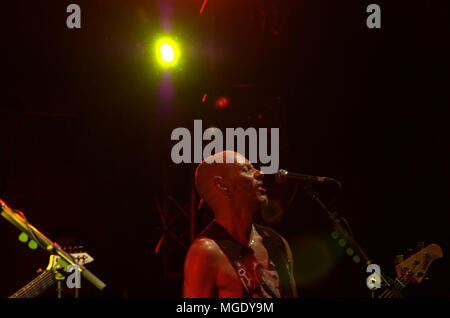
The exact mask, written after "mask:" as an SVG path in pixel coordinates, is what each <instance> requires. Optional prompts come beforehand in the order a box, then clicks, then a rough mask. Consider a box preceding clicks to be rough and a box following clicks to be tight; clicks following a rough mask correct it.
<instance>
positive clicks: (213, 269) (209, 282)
mask: <svg viewBox="0 0 450 318" xmlns="http://www.w3.org/2000/svg"><path fill="white" fill-rule="evenodd" d="M219 252H220V251H219V247H218V246H217V244H216V243H215V242H214V241H213V240H210V239H207V238H200V239H197V240H196V241H194V242H193V243H192V245H191V247H190V248H189V251H188V253H187V255H186V260H185V262H184V283H183V297H186V298H209V297H216V294H217V286H216V281H217V272H218V259H219V256H220V254H219Z"/></svg>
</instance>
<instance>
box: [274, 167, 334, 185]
mask: <svg viewBox="0 0 450 318" xmlns="http://www.w3.org/2000/svg"><path fill="white" fill-rule="evenodd" d="M288 179H291V180H297V181H306V182H315V183H326V182H336V180H334V179H332V178H328V177H317V176H310V175H307V174H302V173H293V172H287V171H286V170H283V169H280V170H278V172H277V173H276V174H275V181H276V182H277V183H284V182H286V181H287V180H288Z"/></svg>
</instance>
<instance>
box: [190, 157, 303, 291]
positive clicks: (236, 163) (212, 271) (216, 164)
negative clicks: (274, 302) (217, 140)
mask: <svg viewBox="0 0 450 318" xmlns="http://www.w3.org/2000/svg"><path fill="white" fill-rule="evenodd" d="M262 179H263V173H262V172H261V171H259V170H257V169H255V168H254V167H253V165H252V164H251V163H250V162H249V161H248V160H247V159H246V158H245V157H244V156H242V155H241V154H239V153H236V152H232V151H224V152H221V153H218V154H216V155H213V156H211V157H209V158H207V159H205V160H204V161H203V162H202V163H200V164H199V166H198V167H197V170H196V172H195V185H196V188H197V192H198V193H199V195H200V197H202V198H203V199H204V201H205V202H206V203H207V204H208V206H209V207H210V208H211V209H212V210H213V212H214V220H213V222H212V223H211V224H210V225H208V226H207V227H206V229H205V230H203V232H202V233H201V234H200V235H199V236H198V238H197V239H196V240H195V241H194V242H193V243H192V245H191V247H190V248H189V251H188V253H187V256H186V259H185V263H184V284H183V296H184V297H188V298H209V297H214V298H225V297H226V298H243V297H249V298H281V297H297V289H296V285H295V280H294V275H293V261H292V253H291V250H290V248H289V244H288V243H287V242H286V240H285V239H284V238H283V237H281V236H280V235H279V234H278V233H276V232H275V231H274V230H272V229H270V228H268V227H264V226H261V225H259V224H256V223H254V222H253V219H254V216H255V213H257V212H258V211H260V209H261V208H262V207H264V206H266V205H267V203H268V198H267V195H266V190H265V189H264V188H263V182H262Z"/></svg>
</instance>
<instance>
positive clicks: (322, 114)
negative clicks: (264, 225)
mask: <svg viewBox="0 0 450 318" xmlns="http://www.w3.org/2000/svg"><path fill="white" fill-rule="evenodd" d="M7 3H8V4H6V3H5V4H3V5H2V7H3V8H2V11H1V22H0V23H1V30H2V35H3V36H2V50H1V56H2V59H1V60H2V62H3V63H2V77H3V80H2V83H3V84H2V91H3V93H2V95H1V103H0V136H1V137H0V145H1V147H0V198H1V199H2V200H4V201H5V202H6V203H7V204H8V205H9V206H11V207H14V208H16V209H19V210H21V211H23V212H25V213H26V215H27V216H28V218H29V221H30V222H31V223H32V224H33V225H35V226H36V227H37V228H38V229H40V230H41V231H42V232H43V233H44V234H46V235H47V236H49V237H50V238H52V239H54V240H56V241H58V242H60V244H61V245H63V246H73V245H83V246H85V248H86V250H87V251H88V252H89V254H91V255H92V256H93V257H94V258H95V261H94V262H93V263H92V264H90V265H89V268H90V269H91V270H92V271H93V272H94V273H95V274H96V275H97V276H98V277H99V278H101V279H102V280H104V281H105V282H106V283H107V285H108V287H107V288H106V289H105V290H104V291H103V292H99V291H97V290H95V288H93V287H90V286H89V283H88V282H86V281H83V289H82V293H81V295H82V296H85V297H181V292H182V276H180V274H181V273H182V262H183V259H184V255H185V254H184V253H185V250H184V249H183V248H180V246H178V245H177V243H176V242H175V240H174V239H173V238H171V239H168V240H167V241H166V242H165V243H163V244H162V245H161V248H160V250H159V252H158V253H157V254H155V248H156V245H157V243H158V240H159V238H160V236H161V233H162V232H161V231H162V230H161V227H162V224H161V219H160V217H159V215H158V212H157V204H156V201H158V200H159V201H160V202H161V205H163V203H164V202H166V205H167V206H172V208H171V209H172V211H173V210H175V211H177V210H176V208H174V205H175V203H174V202H175V201H176V202H178V203H180V205H183V206H184V207H185V209H186V210H189V204H187V205H186V202H189V198H190V195H191V184H192V173H193V169H194V167H195V165H194V164H182V165H175V164H173V163H172V162H171V160H170V151H171V148H172V146H173V145H174V143H175V142H173V141H171V140H170V134H171V131H172V130H173V129H174V128H176V127H187V128H189V129H192V127H193V120H194V119H202V120H203V122H204V127H203V129H205V128H206V125H211V124H215V125H218V126H220V127H238V126H243V127H246V126H247V127H278V128H280V138H281V139H280V167H281V168H284V169H287V170H289V171H297V172H303V173H308V174H314V175H326V176H330V177H334V178H336V179H338V180H340V181H341V182H342V184H343V191H342V193H341V195H340V197H339V199H338V200H337V201H336V203H335V205H334V208H335V210H336V211H337V212H338V213H339V215H341V216H343V217H345V218H346V219H347V221H348V222H349V223H350V225H351V227H352V230H353V233H354V234H355V236H356V237H357V239H358V240H359V242H360V243H361V244H362V245H363V246H364V247H365V249H366V250H367V251H368V253H369V255H370V256H371V257H372V258H373V259H374V260H375V262H376V263H377V264H380V265H381V269H382V272H383V273H386V274H389V275H391V276H392V274H393V266H394V263H393V257H394V256H395V255H396V254H400V253H404V251H405V250H406V249H407V248H414V246H415V244H416V242H417V241H425V243H426V244H427V243H437V244H439V245H440V246H441V247H442V248H443V250H444V255H445V257H444V259H442V260H438V261H436V262H435V263H433V264H432V265H431V267H430V270H429V275H428V276H429V278H430V279H429V280H427V281H425V282H423V283H422V284H421V285H418V286H412V287H411V288H409V289H407V290H406V291H405V294H406V295H407V296H409V297H448V296H449V289H448V288H447V286H448V284H449V283H450V282H449V279H448V277H449V275H448V273H447V272H446V271H445V269H446V268H448V267H449V262H448V254H449V253H450V251H449V231H448V227H449V224H450V222H449V214H450V213H449V212H450V211H449V164H448V163H449V162H450V157H449V145H450V143H449V133H448V120H449V99H448V95H449V94H448V93H449V91H450V90H449V86H450V85H449V82H450V79H449V74H450V73H449V56H450V52H449V48H448V39H449V35H450V33H449V31H450V30H449V29H450V27H449V23H448V22H449V21H450V19H449V15H450V14H449V12H450V11H449V10H447V9H446V8H444V5H443V4H444V1H442V2H441V1H376V3H377V4H379V5H380V7H381V13H382V16H381V17H382V27H381V29H368V28H367V26H366V18H367V16H368V15H369V14H368V13H366V7H367V5H369V4H370V2H368V1H322V0H321V1H316V0H314V1H313V0H298V1H289V2H288V1H280V2H275V1H263V0H258V1H256V0H253V1H212V0H211V1H207V3H206V5H205V7H204V10H203V11H202V14H200V8H201V5H202V1H200V0H199V1H181V0H180V1H175V0H174V1H144V0H135V1H101V0H91V1H77V2H76V3H77V4H79V6H80V8H81V29H68V28H67V27H66V18H67V16H68V15H69V14H68V13H66V7H67V6H68V5H69V4H70V3H71V1H32V2H31V1H8V2H7ZM166 24H169V25H170V30H171V32H170V34H172V35H174V36H176V37H177V41H179V43H180V50H182V52H183V54H182V58H181V59H180V64H179V65H178V66H177V67H176V68H174V69H172V70H170V71H168V73H167V74H169V75H167V74H166V73H164V72H163V71H162V70H161V69H160V68H158V67H156V66H155V61H154V60H153V57H152V54H153V51H152V50H153V49H152V47H153V43H154V41H155V39H156V38H157V35H158V34H159V33H160V32H161V31H162V30H163V28H164V26H166ZM205 94H206V96H205ZM220 96H228V97H229V98H230V100H231V104H230V106H229V107H228V108H227V109H225V110H220V109H217V108H216V107H215V105H214V101H215V99H216V98H218V97H220ZM203 98H205V100H204V102H203V101H202V99H203ZM266 180H267V182H268V187H269V190H272V193H274V195H275V193H277V191H278V192H280V190H279V188H277V186H275V185H274V182H273V176H270V175H268V176H266ZM280 187H285V188H284V189H285V190H286V191H284V190H283V191H281V192H285V193H292V191H294V190H293V186H292V185H283V186H280ZM316 190H317V191H318V192H319V193H321V194H322V195H323V198H324V199H326V200H328V199H329V198H330V195H331V194H332V191H333V190H332V189H330V188H327V187H326V186H322V187H317V188H316ZM269 192H270V191H269ZM289 199H290V198H289V196H287V195H285V196H284V197H283V198H281V199H278V201H280V202H281V204H282V206H284V207H287V206H288V204H287V202H288V201H289ZM274 201H275V199H274ZM197 213H198V214H197V221H198V223H197V229H196V232H198V231H199V230H200V229H201V227H202V226H204V225H205V224H206V222H207V220H208V213H209V214H210V212H208V210H207V209H206V208H205V207H202V208H201V209H200V210H199V211H197ZM179 219H180V220H179V222H178V223H179V224H177V225H176V227H177V228H176V229H175V230H174V231H182V230H183V227H184V229H185V230H189V228H190V227H189V218H186V217H185V216H183V215H182V216H181V217H180V218H179ZM272 226H273V228H275V229H276V230H277V231H279V232H280V233H282V234H283V236H284V237H286V239H287V240H288V241H289V242H290V243H291V246H292V250H293V253H294V259H295V271H296V279H297V282H298V289H299V294H300V296H302V297H368V296H369V293H368V289H367V287H366V286H365V279H366V277H367V275H368V274H367V273H366V272H365V267H364V266H363V265H361V264H355V263H354V262H353V261H352V258H351V257H350V256H347V255H346V249H345V248H341V247H340V246H339V245H338V244H337V242H336V241H334V240H333V239H332V238H331V236H330V233H331V231H332V229H331V226H330V223H329V222H328V220H327V218H326V216H325V215H324V214H323V212H322V211H321V210H320V209H318V208H317V207H316V206H314V205H313V203H312V202H311V200H310V199H309V198H308V197H307V196H306V195H305V193H304V192H303V191H301V190H299V191H298V192H297V193H296V195H295V197H294V199H293V201H292V204H290V205H289V207H288V208H287V209H285V211H284V212H283V214H282V215H281V216H279V217H278V218H277V220H276V222H275V223H273V224H272ZM180 228H181V230H180ZM18 235H19V232H18V231H17V230H16V229H15V228H14V227H13V226H11V225H10V224H9V223H8V222H7V221H6V220H4V219H1V220H0V249H1V255H2V257H1V258H0V259H1V262H0V281H1V284H0V296H1V297H7V296H9V295H10V294H12V293H13V292H14V291H16V290H17V289H19V288H20V287H21V286H23V285H24V284H26V283H27V282H28V281H30V280H31V279H32V278H33V277H35V275H36V272H35V271H36V269H38V268H39V267H44V266H45V265H46V263H47V261H48V256H47V255H46V254H45V253H44V252H42V251H40V250H36V251H33V250H31V249H29V248H28V247H27V246H26V244H23V243H21V242H19V241H18V239H17V236H18ZM183 240H184V242H189V240H188V236H184V237H183ZM167 272H169V274H168V273H167ZM54 295H55V292H54V291H53V289H52V290H51V291H49V292H48V293H47V294H45V295H44V297H53V296H54ZM69 297H70V294H69Z"/></svg>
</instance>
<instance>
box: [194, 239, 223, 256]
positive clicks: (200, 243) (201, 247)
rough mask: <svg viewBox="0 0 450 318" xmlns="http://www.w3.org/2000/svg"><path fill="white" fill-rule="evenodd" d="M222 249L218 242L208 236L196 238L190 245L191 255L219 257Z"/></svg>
mask: <svg viewBox="0 0 450 318" xmlns="http://www.w3.org/2000/svg"><path fill="white" fill-rule="evenodd" d="M220 254H221V250H220V247H219V246H218V245H217V243H216V242H215V241H214V240H213V239H210V238H208V237H204V236H200V237H198V238H196V239H195V240H194V241H193V242H192V244H191V246H190V247H189V251H188V256H189V257H196V258H198V257H201V258H209V259H213V258H218V257H220Z"/></svg>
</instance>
